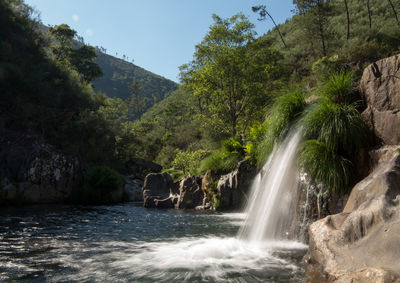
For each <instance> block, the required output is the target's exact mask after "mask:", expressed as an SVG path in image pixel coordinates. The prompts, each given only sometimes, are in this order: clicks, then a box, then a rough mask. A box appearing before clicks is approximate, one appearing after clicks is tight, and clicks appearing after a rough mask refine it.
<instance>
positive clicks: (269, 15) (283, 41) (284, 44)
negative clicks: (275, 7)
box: [265, 10, 287, 48]
mask: <svg viewBox="0 0 400 283" xmlns="http://www.w3.org/2000/svg"><path fill="white" fill-rule="evenodd" d="M265 12H266V13H267V15H268V17H270V19H271V21H272V22H273V23H274V25H275V28H276V30H277V31H278V33H279V36H280V37H281V40H282V43H283V46H285V48H287V45H286V42H285V40H284V39H283V36H282V34H281V31H280V30H279V28H278V26H277V25H276V23H275V21H274V19H273V18H272V16H271V14H270V13H268V11H267V10H265Z"/></svg>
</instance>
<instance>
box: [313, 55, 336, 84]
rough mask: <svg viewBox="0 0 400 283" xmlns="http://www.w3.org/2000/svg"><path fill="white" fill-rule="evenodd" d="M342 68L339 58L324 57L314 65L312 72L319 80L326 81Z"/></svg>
mask: <svg viewBox="0 0 400 283" xmlns="http://www.w3.org/2000/svg"><path fill="white" fill-rule="evenodd" d="M341 67H342V62H341V61H340V60H339V56H337V55H336V56H331V57H327V56H325V57H322V58H321V59H319V60H317V61H315V62H314V63H313V64H312V68H311V69H312V72H313V74H314V75H315V76H316V77H317V78H318V79H322V80H324V79H326V78H328V77H329V75H330V74H332V73H333V72H337V71H339V70H340V68H341Z"/></svg>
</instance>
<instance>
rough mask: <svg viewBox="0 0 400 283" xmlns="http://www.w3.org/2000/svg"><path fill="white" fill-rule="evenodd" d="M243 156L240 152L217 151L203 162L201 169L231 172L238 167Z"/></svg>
mask: <svg viewBox="0 0 400 283" xmlns="http://www.w3.org/2000/svg"><path fill="white" fill-rule="evenodd" d="M242 158H243V156H242V155H241V154H240V153H238V152H225V151H219V150H218V151H215V152H213V153H211V155H210V156H208V157H207V158H205V159H204V160H203V161H202V162H201V167H200V169H201V171H202V172H205V171H207V170H212V171H215V172H229V171H232V170H233V169H235V168H236V166H237V164H238V162H239V161H240V160H242Z"/></svg>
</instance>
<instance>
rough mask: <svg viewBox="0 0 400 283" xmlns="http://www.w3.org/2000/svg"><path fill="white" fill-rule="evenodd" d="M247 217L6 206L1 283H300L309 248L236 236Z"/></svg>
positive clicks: (129, 207) (132, 207) (0, 220)
mask: <svg viewBox="0 0 400 283" xmlns="http://www.w3.org/2000/svg"><path fill="white" fill-rule="evenodd" d="M244 220H245V214H241V213H226V214H225V213H224V214H222V213H217V212H194V211H180V210H151V209H144V208H142V207H141V204H135V203H127V204H122V205H115V206H93V207H83V206H68V205H51V206H44V205H41V206H27V207H9V208H0V281H1V282H4V281H14V280H18V281H22V282H71V281H72V282H111V281H113V282H185V281H186V282H301V281H302V280H303V278H304V269H303V267H302V266H301V264H300V262H301V258H302V256H303V255H304V254H305V252H306V246H305V245H303V244H300V243H296V242H286V241H264V242H262V243H254V242H248V241H245V240H242V239H240V238H239V237H237V233H238V230H239V228H240V227H241V225H242V224H243V222H244Z"/></svg>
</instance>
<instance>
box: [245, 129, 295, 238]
mask: <svg viewBox="0 0 400 283" xmlns="http://www.w3.org/2000/svg"><path fill="white" fill-rule="evenodd" d="M301 137H302V131H301V128H297V127H293V128H292V129H291V130H290V131H289V132H288V134H287V136H286V138H285V139H284V140H283V142H282V143H280V144H279V145H278V146H275V148H274V150H273V152H272V153H271V155H270V157H269V158H268V161H267V162H266V164H265V165H264V167H263V168H262V170H261V171H260V173H258V175H257V176H256V177H255V180H254V182H253V184H252V187H251V191H250V197H249V201H248V203H247V206H246V209H245V212H246V215H247V216H246V220H245V223H244V225H243V226H242V227H241V229H240V230H239V238H240V239H242V240H247V241H250V242H260V241H263V240H279V239H285V238H287V235H288V230H289V228H290V225H291V220H292V218H293V217H294V213H295V212H296V204H297V188H298V181H299V174H298V170H297V166H296V157H297V149H298V147H299V144H300V142H301Z"/></svg>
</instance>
